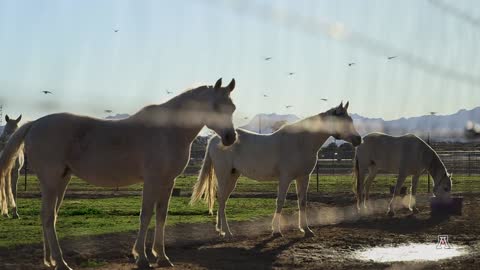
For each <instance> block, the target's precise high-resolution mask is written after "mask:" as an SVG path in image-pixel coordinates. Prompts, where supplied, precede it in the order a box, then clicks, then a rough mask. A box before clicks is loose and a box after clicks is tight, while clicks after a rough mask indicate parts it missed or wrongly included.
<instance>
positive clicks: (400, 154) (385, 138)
mask: <svg viewBox="0 0 480 270" xmlns="http://www.w3.org/2000/svg"><path fill="white" fill-rule="evenodd" d="M379 170H382V171H384V172H390V173H397V174H398V178H397V183H396V185H395V191H394V194H393V198H392V200H391V201H390V203H389V206H388V212H387V213H388V215H390V216H393V215H395V212H394V208H396V202H395V201H396V197H398V195H399V194H400V189H401V188H402V186H403V183H404V181H405V178H407V177H408V176H410V175H412V187H411V192H410V201H409V207H408V208H409V209H410V211H412V212H413V213H418V208H417V207H416V206H415V205H412V204H414V203H413V202H414V201H415V194H416V193H417V185H418V179H419V178H420V175H422V174H423V173H424V172H425V171H428V173H430V175H431V176H432V178H433V180H434V188H433V193H434V195H435V196H437V197H446V196H448V195H449V193H450V191H451V189H452V179H451V174H449V173H448V172H447V169H446V168H445V165H444V164H443V162H442V160H441V159H440V157H439V156H438V154H437V153H436V152H435V150H433V149H432V148H431V147H430V146H429V145H428V144H427V143H426V142H425V141H423V140H422V139H420V138H419V137H417V136H415V135H413V134H407V135H403V136H399V137H394V136H390V135H387V134H383V133H370V134H368V135H366V136H365V137H364V138H363V143H362V144H361V145H360V146H359V147H357V149H356V153H355V158H354V173H355V174H356V177H355V180H356V182H354V186H356V187H355V188H354V192H355V193H356V197H357V209H358V210H361V207H360V206H361V203H362V200H363V208H364V209H366V208H367V201H368V194H369V191H370V186H371V184H372V182H373V180H374V179H375V176H376V175H377V173H378V171H379ZM367 173H368V176H367ZM366 176H367V177H366ZM365 177H366V180H365ZM355 180H354V181H355ZM364 184H365V185H364Z"/></svg>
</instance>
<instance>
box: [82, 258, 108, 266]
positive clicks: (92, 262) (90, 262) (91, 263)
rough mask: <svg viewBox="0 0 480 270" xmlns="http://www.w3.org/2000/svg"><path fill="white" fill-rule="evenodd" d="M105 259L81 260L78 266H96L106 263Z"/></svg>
mask: <svg viewBox="0 0 480 270" xmlns="http://www.w3.org/2000/svg"><path fill="white" fill-rule="evenodd" d="M106 264H107V263H106V262H105V261H97V260H93V259H88V260H87V261H84V262H81V263H80V267H82V268H83V267H85V268H86V267H89V268H97V267H101V266H104V265H106Z"/></svg>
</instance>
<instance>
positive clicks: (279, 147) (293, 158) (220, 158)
mask: <svg viewBox="0 0 480 270" xmlns="http://www.w3.org/2000/svg"><path fill="white" fill-rule="evenodd" d="M348 106H349V103H348V102H347V103H346V105H345V106H343V102H342V103H341V104H340V105H339V106H338V107H334V108H332V109H330V110H328V111H326V112H323V113H320V114H317V115H314V116H311V117H308V118H305V119H302V120H300V121H297V122H295V123H292V124H286V125H284V126H282V127H281V128H280V129H279V130H277V131H275V132H274V133H271V134H268V135H263V134H258V133H253V132H250V131H247V130H243V129H237V130H236V131H237V141H236V142H235V143H234V144H233V145H232V146H230V147H228V148H225V147H223V146H222V145H221V144H220V139H219V138H218V137H217V136H215V137H212V138H211V139H210V140H209V143H208V146H207V151H206V153H205V158H204V162H203V165H202V168H201V171H200V174H199V176H198V179H197V182H196V184H195V186H194V188H193V193H192V196H191V203H195V202H197V201H199V200H200V199H201V198H202V196H203V198H204V199H205V201H206V202H207V204H208V208H209V211H210V213H212V210H213V206H214V203H215V192H217V200H218V211H217V224H216V229H217V231H218V232H219V234H220V235H221V236H224V237H225V236H226V237H231V236H232V232H231V231H230V228H229V226H228V223H227V217H226V215H225V206H226V202H227V200H228V198H229V196H230V194H231V193H232V191H233V189H234V188H235V185H236V183H237V180H238V178H239V177H240V175H245V176H247V177H249V178H251V179H254V180H257V181H271V180H277V179H278V181H279V185H278V195H277V201H276V211H275V214H274V216H273V220H272V231H273V232H272V235H273V236H281V235H282V233H281V230H280V217H281V212H282V207H283V204H284V202H285V197H286V193H287V191H288V188H289V186H290V183H291V182H292V181H293V179H296V182H295V183H296V188H297V196H298V208H299V211H300V214H299V229H300V231H301V232H303V233H304V236H305V237H310V236H313V235H314V234H313V232H312V230H311V229H310V228H309V227H308V222H307V216H306V206H307V190H308V182H309V179H310V173H311V172H312V170H313V168H314V167H315V165H316V162H317V153H318V150H319V149H320V147H321V146H322V145H323V144H324V143H325V141H326V140H327V139H328V138H329V137H330V136H333V137H334V138H336V139H342V140H346V141H348V142H351V143H352V144H353V145H354V146H357V145H359V144H360V143H361V137H360V135H359V134H358V133H357V131H356V130H355V127H354V125H353V121H352V118H351V117H350V116H349V115H348V112H347V109H348ZM215 178H216V179H217V180H216V183H215ZM217 186H218V191H217V190H216V189H217Z"/></svg>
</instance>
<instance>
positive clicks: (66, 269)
mask: <svg viewBox="0 0 480 270" xmlns="http://www.w3.org/2000/svg"><path fill="white" fill-rule="evenodd" d="M55 270H73V269H72V268H70V266H68V265H67V264H66V263H62V264H59V265H57V266H55Z"/></svg>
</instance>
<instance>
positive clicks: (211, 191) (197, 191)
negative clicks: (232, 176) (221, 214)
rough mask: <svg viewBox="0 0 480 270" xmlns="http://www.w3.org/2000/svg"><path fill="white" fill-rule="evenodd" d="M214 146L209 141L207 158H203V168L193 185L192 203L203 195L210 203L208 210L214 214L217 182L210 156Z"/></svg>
mask: <svg viewBox="0 0 480 270" xmlns="http://www.w3.org/2000/svg"><path fill="white" fill-rule="evenodd" d="M211 146H213V144H211V141H210V142H208V145H207V151H206V152H205V158H204V159H203V165H202V169H201V170H200V174H199V175H198V179H197V182H196V183H195V186H194V187H193V192H192V197H191V199H190V204H194V203H195V202H197V201H199V200H200V199H201V198H202V197H203V199H204V200H205V201H206V202H207V204H208V212H209V213H210V214H213V206H214V204H215V193H216V192H217V184H216V181H215V171H214V169H213V164H212V157H211V156H210V153H209V152H210V147H211Z"/></svg>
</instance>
